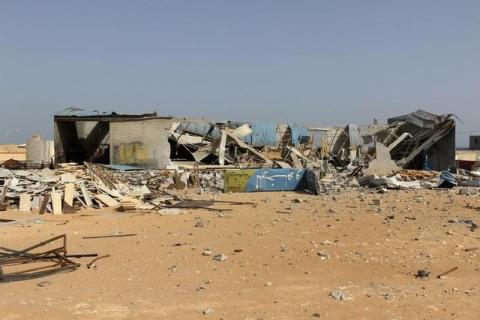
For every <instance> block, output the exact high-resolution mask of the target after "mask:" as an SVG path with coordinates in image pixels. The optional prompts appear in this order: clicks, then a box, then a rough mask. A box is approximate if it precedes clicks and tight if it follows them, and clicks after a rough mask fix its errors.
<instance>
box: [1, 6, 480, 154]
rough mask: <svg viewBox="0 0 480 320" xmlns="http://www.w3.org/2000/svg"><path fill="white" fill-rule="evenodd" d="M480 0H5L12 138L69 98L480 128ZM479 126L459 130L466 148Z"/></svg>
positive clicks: (46, 125)
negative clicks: (411, 117)
mask: <svg viewBox="0 0 480 320" xmlns="http://www.w3.org/2000/svg"><path fill="white" fill-rule="evenodd" d="M479 101H480V1H478V0H473V1H466V0H457V1H454V0H450V1H444V0H431V1H426V0H425V1H422V0H415V1H407V0H402V1H388V0H379V1H368V0H362V1H342V0H312V1H307V0H303V1H302V0H290V1H282V0H243V1H228V0H218V1H208V0H201V1H200V0H191V1H182V0H171V1H160V0H158V1H140V0H136V1H121V0H115V1H113V0H112V1H107V0H103V1H102V0H94V1H93V0H92V1H88V0H82V1H68V0H59V1H48V0H42V1H35V0H32V1H22V0H11V1H7V0H0V111H1V112H0V143H7V142H15V143H20V142H23V141H24V139H25V138H27V137H29V136H30V135H31V134H32V133H40V134H42V135H44V136H47V137H52V127H53V119H52V116H53V114H54V113H55V112H57V111H59V110H62V109H64V108H66V107H72V106H76V107H81V108H84V109H87V110H101V111H117V112H123V113H138V112H151V111H154V110H156V111H158V112H159V113H160V114H162V115H179V116H188V115H191V116H205V117H209V118H213V119H215V120H226V119H232V120H237V119H238V120H254V119H259V120H290V121H298V122H304V123H309V124H317V125H331V124H347V123H358V124H365V123H369V122H370V121H371V120H372V119H373V118H374V117H376V118H378V119H380V120H385V119H386V118H387V117H389V116H394V115H399V114H403V113H407V112H410V111H414V110H416V109H417V108H424V109H426V110H429V111H432V112H435V113H455V114H457V115H458V116H459V117H460V118H461V119H462V120H463V122H464V123H463V125H462V124H459V125H458V128H457V131H458V132H460V133H463V132H467V131H475V130H480V111H479V110H480V108H479V104H478V103H479ZM466 141H467V139H466V134H461V135H459V138H458V142H459V144H460V145H465V144H466Z"/></svg>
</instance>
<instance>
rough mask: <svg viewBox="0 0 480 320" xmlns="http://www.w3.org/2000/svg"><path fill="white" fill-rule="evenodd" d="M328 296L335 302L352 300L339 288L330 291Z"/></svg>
mask: <svg viewBox="0 0 480 320" xmlns="http://www.w3.org/2000/svg"><path fill="white" fill-rule="evenodd" d="M330 296H331V297H332V298H333V299H335V300H342V301H347V300H352V298H351V297H350V296H349V295H348V294H347V293H346V292H345V291H343V290H342V289H341V288H336V289H333V290H332V291H330Z"/></svg>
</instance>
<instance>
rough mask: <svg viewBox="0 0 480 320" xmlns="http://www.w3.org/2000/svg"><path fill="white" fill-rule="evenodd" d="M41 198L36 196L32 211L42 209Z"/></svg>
mask: <svg viewBox="0 0 480 320" xmlns="http://www.w3.org/2000/svg"><path fill="white" fill-rule="evenodd" d="M40 202H41V196H34V197H33V200H32V206H31V209H32V211H38V209H39V208H40Z"/></svg>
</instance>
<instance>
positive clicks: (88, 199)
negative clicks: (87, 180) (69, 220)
mask: <svg viewBox="0 0 480 320" xmlns="http://www.w3.org/2000/svg"><path fill="white" fill-rule="evenodd" d="M80 190H81V191H82V196H83V200H85V204H86V206H87V207H88V208H91V207H93V202H92V198H91V197H90V193H89V191H88V190H87V188H86V187H85V185H84V184H83V183H82V184H81V185H80Z"/></svg>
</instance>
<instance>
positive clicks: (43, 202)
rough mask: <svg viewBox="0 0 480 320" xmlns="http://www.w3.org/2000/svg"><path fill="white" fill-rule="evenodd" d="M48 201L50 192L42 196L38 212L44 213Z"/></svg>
mask: <svg viewBox="0 0 480 320" xmlns="http://www.w3.org/2000/svg"><path fill="white" fill-rule="evenodd" d="M49 201H50V194H46V195H45V196H44V197H43V199H42V202H41V204H40V210H38V213H39V214H44V213H45V210H46V209H47V204H48V202H49Z"/></svg>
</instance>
